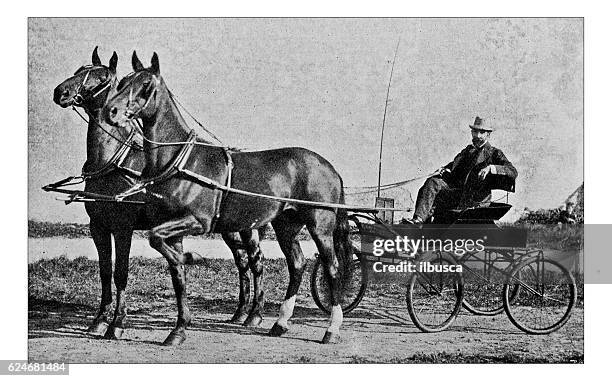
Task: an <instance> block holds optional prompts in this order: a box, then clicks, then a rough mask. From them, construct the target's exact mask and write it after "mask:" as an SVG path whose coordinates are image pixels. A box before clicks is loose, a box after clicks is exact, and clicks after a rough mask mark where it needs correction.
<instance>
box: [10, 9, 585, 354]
mask: <svg viewBox="0 0 612 381" xmlns="http://www.w3.org/2000/svg"><path fill="white" fill-rule="evenodd" d="M584 36H585V19H584V18H583V17H579V16H576V17H444V18H432V17H411V18H409V17H397V18H340V17H330V18H305V17H301V18H292V17H280V18H271V17H252V18H225V17H224V18H216V17H209V18H147V17H141V18H131V17H130V18H91V17H85V18H81V17H78V18H77V17H61V18H56V17H30V18H28V20H27V158H28V166H27V181H28V188H27V202H28V207H27V208H28V209H27V225H28V243H27V309H28V311H27V356H28V357H27V359H26V360H27V361H29V362H37V363H64V362H65V363H74V364H118V363H130V364H168V363H173V364H211V363H214V364H254V363H255V364H259V363H265V364H267V363H283V364H289V363H290V364H294V363H300V364H319V363H335V364H368V363H383V364H389V363H392V364H398V363H399V364H415V363H418V364H423V363H425V364H440V363H445V364H447V363H451V364H457V363H460V364H465V363H468V364H472V363H478V364H482V363H485V364H491V363H504V364H509V363H512V364H533V363H546V364H551V363H553V364H558V363H561V364H583V363H585V356H584V355H585V309H584V308H585V307H584V304H585V303H584V299H585V298H584V283H585V280H584V278H585V277H584V272H585V270H584V269H585V260H584V255H583V254H584V223H585V220H584V214H585V212H584V210H585V207H584V205H585V197H584V183H585V145H584V144H585V125H584V117H585V106H584V102H585V99H584V86H585V85H584V78H585V76H584V72H585V67H584V62H585V57H584V51H585V46H584ZM22 360H23V359H22Z"/></svg>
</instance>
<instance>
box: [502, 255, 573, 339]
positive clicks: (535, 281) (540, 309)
mask: <svg viewBox="0 0 612 381" xmlns="http://www.w3.org/2000/svg"><path fill="white" fill-rule="evenodd" d="M517 284H518V285H520V292H519V293H518V295H517V296H516V297H515V298H514V300H512V298H511V296H512V289H513V288H514V286H516V285H517ZM576 294H577V292H576V281H575V280H574V277H573V276H572V274H571V273H570V272H569V271H568V270H567V268H565V267H564V266H563V265H561V264H560V263H559V262H557V261H554V260H552V259H546V258H542V257H541V256H537V257H533V258H529V259H527V260H526V261H524V262H522V263H519V264H518V265H517V267H516V268H515V269H514V270H513V271H512V274H511V275H510V278H509V282H508V284H507V285H506V286H505V287H504V308H505V310H506V313H507V314H508V318H510V321H511V322H512V323H513V324H514V325H515V326H517V327H518V328H519V329H520V330H522V331H523V332H526V333H530V334H534V335H542V334H547V333H551V332H554V331H556V330H558V329H559V328H561V327H562V326H563V325H564V324H565V323H566V322H567V321H568V319H569V318H570V315H571V311H572V308H573V307H574V304H575V303H576Z"/></svg>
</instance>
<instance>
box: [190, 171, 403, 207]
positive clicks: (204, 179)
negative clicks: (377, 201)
mask: <svg viewBox="0 0 612 381" xmlns="http://www.w3.org/2000/svg"><path fill="white" fill-rule="evenodd" d="M181 173H183V174H185V175H186V176H188V177H190V178H191V179H192V180H193V181H195V182H198V183H201V184H204V185H205V186H208V187H210V188H217V189H222V190H225V191H227V192H230V193H237V194H241V195H244V196H250V197H256V198H264V199H267V200H272V201H278V202H287V203H291V204H301V205H308V206H314V207H319V208H332V209H348V210H359V211H364V210H365V211H369V210H375V211H403V212H405V211H406V210H407V209H406V208H367V207H364V206H358V205H347V204H338V203H332V202H319V201H309V200H299V199H294V198H287V197H277V196H271V195H267V194H262V193H254V192H249V191H245V190H242V189H236V188H231V187H228V186H225V185H223V184H220V183H219V182H217V181H215V180H213V179H211V178H208V177H205V176H202V175H200V174H198V173H195V172H193V171H190V170H188V169H182V170H181Z"/></svg>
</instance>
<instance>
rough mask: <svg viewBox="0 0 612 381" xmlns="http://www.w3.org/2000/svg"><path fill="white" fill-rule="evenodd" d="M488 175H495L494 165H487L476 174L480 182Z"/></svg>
mask: <svg viewBox="0 0 612 381" xmlns="http://www.w3.org/2000/svg"><path fill="white" fill-rule="evenodd" d="M490 173H492V174H495V173H496V170H495V166H494V165H487V166H486V167H484V168H483V169H481V170H480V172H478V179H479V180H480V181H483V180H484V179H485V178H486V177H487V176H488V175H489V174H490Z"/></svg>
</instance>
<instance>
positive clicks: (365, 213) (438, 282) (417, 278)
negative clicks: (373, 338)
mask: <svg viewBox="0 0 612 381" xmlns="http://www.w3.org/2000/svg"><path fill="white" fill-rule="evenodd" d="M510 207H511V206H510V205H509V204H505V203H489V204H487V205H486V206H479V207H473V208H467V209H463V210H458V209H454V210H442V211H438V212H436V213H435V215H434V217H433V218H432V219H431V220H430V221H427V222H428V223H429V224H426V225H423V228H422V229H418V228H408V229H403V228H402V227H399V226H398V225H389V224H386V223H384V222H383V221H382V220H381V219H380V218H379V217H378V215H377V213H378V210H377V209H375V208H372V209H360V210H354V211H353V212H352V214H351V215H350V220H351V221H352V223H353V224H354V228H353V235H352V237H353V238H354V239H353V242H354V244H353V247H354V262H353V277H352V282H353V283H352V284H350V285H345V293H344V301H343V303H342V307H343V311H344V312H345V313H348V312H350V311H352V310H353V309H355V308H356V307H357V306H358V305H359V303H360V302H361V300H362V299H363V297H364V295H365V293H366V291H367V289H368V284H369V283H370V282H372V277H375V278H377V279H380V278H381V275H380V274H375V272H376V271H375V270H374V268H375V266H374V264H376V263H377V262H379V263H381V261H386V262H388V263H395V264H397V263H401V262H409V263H413V264H414V266H413V267H412V268H413V269H415V271H411V272H407V273H405V274H404V275H405V276H403V277H401V276H398V274H390V278H392V279H393V280H392V281H399V282H402V284H403V285H404V286H405V287H406V303H407V308H408V312H409V315H410V318H411V320H412V321H413V323H414V324H415V325H416V326H417V327H418V328H419V329H420V330H422V331H424V332H439V331H442V330H444V329H446V328H448V327H449V326H450V325H451V324H452V323H453V321H454V320H455V318H456V317H457V315H458V314H459V312H460V311H461V308H462V307H463V308H465V309H466V310H467V311H469V312H471V313H473V314H476V315H497V314H500V313H502V312H504V311H505V312H506V314H507V315H508V318H509V319H510V321H511V322H512V323H513V324H514V325H515V326H517V327H518V328H519V329H521V330H522V331H524V332H526V333H530V334H547V333H550V332H553V331H556V330H557V329H559V328H560V327H562V326H563V325H564V324H565V323H566V322H567V321H568V319H569V317H570V314H571V311H572V308H573V307H574V304H575V302H576V295H577V288H576V281H575V280H574V277H573V275H572V274H571V272H570V271H569V270H568V269H567V268H566V267H565V266H563V265H562V264H560V263H559V262H557V261H556V260H554V259H551V258H548V257H546V256H545V255H544V252H543V251H542V250H541V249H535V248H529V247H527V242H526V240H527V239H526V234H524V232H522V233H521V232H520V231H516V230H515V231H512V228H509V227H503V226H500V225H499V224H497V223H496V220H499V219H500V218H501V217H502V216H503V215H505V214H506V213H507V212H508V210H509V209H510ZM430 224H431V225H430ZM434 224H435V226H436V229H437V230H438V232H440V231H443V232H444V231H445V232H446V233H448V236H449V237H450V236H453V237H456V236H457V235H458V234H461V233H462V230H461V229H468V230H467V231H469V232H470V233H471V234H472V235H473V234H474V232H481V233H479V234H482V236H483V237H485V238H489V239H488V240H487V244H485V245H484V246H483V247H481V248H478V249H474V250H466V251H465V252H464V253H462V255H456V254H455V253H452V252H448V251H444V250H430V251H420V252H419V253H418V254H417V255H416V256H414V257H412V258H409V257H406V256H398V255H392V256H391V257H392V258H388V257H385V256H382V257H377V256H375V255H373V252H372V246H371V244H370V243H371V242H372V239H373V237H380V238H387V239H395V238H396V237H401V236H408V237H411V236H412V237H416V238H419V237H422V235H423V234H425V235H426V234H427V233H423V232H424V231H427V229H428V228H429V227H430V226H432V227H433V226H434ZM489 243H490V244H489ZM480 249H481V250H480ZM396 254H397V253H396ZM421 263H429V264H430V265H427V266H425V265H423V266H421V265H420V264H421ZM436 265H437V266H436ZM444 265H445V268H446V269H449V268H450V266H453V265H454V266H456V265H460V266H461V272H451V271H425V270H427V269H436V268H437V269H442V268H444V267H443V266H444ZM378 267H379V268H380V266H378ZM423 269H425V270H423ZM422 270H423V271H422ZM383 275H385V274H383ZM311 290H312V295H313V298H314V300H315V303H316V304H317V306H318V307H319V308H320V309H322V310H323V311H329V303H328V301H327V297H326V295H327V291H326V283H325V280H324V277H323V271H322V266H321V262H320V261H319V260H318V259H317V261H316V262H315V264H314V267H313V271H312V274H311Z"/></svg>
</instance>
